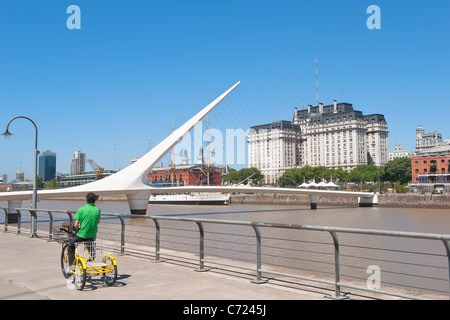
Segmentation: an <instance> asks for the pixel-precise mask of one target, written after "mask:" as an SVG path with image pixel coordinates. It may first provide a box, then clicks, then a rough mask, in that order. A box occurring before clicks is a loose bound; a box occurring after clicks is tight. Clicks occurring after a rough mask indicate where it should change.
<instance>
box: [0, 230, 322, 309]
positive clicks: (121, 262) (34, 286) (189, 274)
mask: <svg viewBox="0 0 450 320" xmlns="http://www.w3.org/2000/svg"><path fill="white" fill-rule="evenodd" d="M0 253H1V260H0V261H1V262H0V300H11V299H12V300H40V299H44V300H85V299H89V300H96V299H99V300H100V299H101V300H114V299H125V300H142V299H145V300H149V299H151V300H322V299H323V294H320V293H314V292H312V293H309V292H303V291H300V290H293V289H285V288H283V287H280V286H274V285H271V284H259V285H258V284H252V283H250V281H248V280H247V279H242V278H239V277H236V276H230V275H224V274H219V273H216V272H195V271H194V270H193V269H192V268H189V267H186V266H182V265H177V264H174V263H164V262H162V263H152V262H150V261H149V260H148V259H147V260H145V259H143V258H139V257H135V256H131V255H124V256H119V255H118V254H117V255H115V257H116V259H117V262H118V270H119V272H118V280H117V283H116V284H115V285H114V286H112V287H106V286H104V285H103V282H102V280H101V277H100V276H94V277H91V278H89V277H88V281H87V282H86V287H85V288H84V290H83V291H78V290H76V289H73V288H72V287H71V286H70V285H69V286H68V285H67V280H66V279H65V278H64V277H63V276H62V273H61V267H60V255H61V245H60V244H58V243H56V242H53V241H47V240H45V239H37V238H34V239H32V238H30V237H29V236H28V235H17V234H15V233H13V232H7V233H5V232H3V231H2V232H0Z"/></svg>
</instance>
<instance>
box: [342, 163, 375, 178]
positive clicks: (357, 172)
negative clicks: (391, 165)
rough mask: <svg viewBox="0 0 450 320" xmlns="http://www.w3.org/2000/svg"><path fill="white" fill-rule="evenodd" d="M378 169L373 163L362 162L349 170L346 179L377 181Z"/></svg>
mask: <svg viewBox="0 0 450 320" xmlns="http://www.w3.org/2000/svg"><path fill="white" fill-rule="evenodd" d="M379 170H380V169H378V168H377V167H376V166H375V165H373V164H364V165H360V166H357V167H356V168H354V169H353V170H352V171H350V173H349V175H348V180H350V181H354V182H357V181H363V182H365V181H372V182H376V181H378V173H379Z"/></svg>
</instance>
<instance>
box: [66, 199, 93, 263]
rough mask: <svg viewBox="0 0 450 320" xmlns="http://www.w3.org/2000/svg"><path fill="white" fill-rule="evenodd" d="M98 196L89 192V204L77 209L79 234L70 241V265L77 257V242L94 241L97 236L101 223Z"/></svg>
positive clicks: (76, 216)
mask: <svg viewBox="0 0 450 320" xmlns="http://www.w3.org/2000/svg"><path fill="white" fill-rule="evenodd" d="M97 199H98V196H97V195H96V194H95V193H93V192H89V193H88V194H87V195H86V201H87V204H86V205H85V206H84V207H81V208H80V209H78V210H77V213H76V214H75V222H74V227H75V230H77V229H78V232H77V234H76V235H75V236H74V237H73V239H72V240H71V241H70V244H69V246H68V247H67V252H68V254H69V263H70V265H73V264H74V259H75V243H77V242H86V241H94V240H95V238H96V237H97V225H98V224H99V223H100V209H99V208H97V207H96V206H95V200H97Z"/></svg>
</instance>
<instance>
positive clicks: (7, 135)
mask: <svg viewBox="0 0 450 320" xmlns="http://www.w3.org/2000/svg"><path fill="white" fill-rule="evenodd" d="M19 118H23V119H27V120H28V121H30V122H31V123H32V124H33V125H34V128H35V129H36V136H35V141H34V182H33V197H32V200H31V203H32V209H36V208H37V159H38V154H39V151H38V149H37V143H38V129H37V126H36V124H35V123H34V121H33V120H31V119H30V118H28V117H24V116H18V117H15V118H12V119H11V120H9V122H8V124H7V125H6V131H5V132H4V133H2V136H3V137H4V138H5V139H9V138H10V137H11V136H12V135H13V134H12V133H11V132H9V130H8V129H9V125H10V124H11V122H13V121H14V120H16V119H19ZM31 236H32V237H34V236H36V212H33V214H32V215H31Z"/></svg>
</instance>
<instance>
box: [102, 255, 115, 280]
mask: <svg viewBox="0 0 450 320" xmlns="http://www.w3.org/2000/svg"><path fill="white" fill-rule="evenodd" d="M103 260H104V261H103V262H104V263H105V264H106V266H107V268H108V270H109V272H106V273H103V281H104V282H105V284H106V285H107V286H112V285H113V284H115V283H116V280H117V262H116V259H114V257H113V256H111V255H107V256H106V257H104V258H103Z"/></svg>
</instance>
